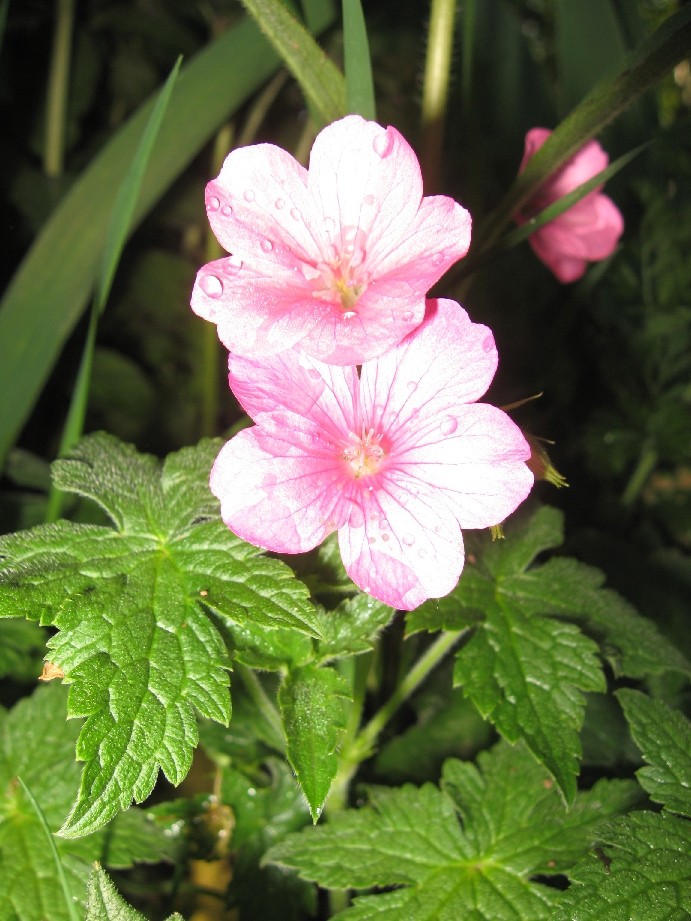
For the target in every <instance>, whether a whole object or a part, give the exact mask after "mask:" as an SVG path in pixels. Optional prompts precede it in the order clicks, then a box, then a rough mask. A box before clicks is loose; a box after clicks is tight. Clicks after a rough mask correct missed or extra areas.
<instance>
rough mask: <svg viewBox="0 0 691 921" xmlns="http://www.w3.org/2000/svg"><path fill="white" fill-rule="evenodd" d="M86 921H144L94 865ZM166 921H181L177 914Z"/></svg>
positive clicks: (98, 867)
mask: <svg viewBox="0 0 691 921" xmlns="http://www.w3.org/2000/svg"><path fill="white" fill-rule="evenodd" d="M86 921H146V919H145V917H144V915H141V914H140V913H139V912H138V911H135V910H134V908H131V907H130V906H129V905H128V904H127V902H125V900H124V899H123V898H122V896H121V895H120V893H119V892H118V891H117V889H116V888H115V886H114V885H113V883H112V882H111V881H110V879H109V877H108V874H107V873H106V872H105V871H104V870H103V869H101V867H100V866H99V865H98V864H96V865H95V866H94V869H93V872H92V873H91V876H90V878H89V888H88V901H87V906H86ZM167 921H183V918H182V915H179V914H178V913H177V912H175V914H173V915H169V916H168V918H167Z"/></svg>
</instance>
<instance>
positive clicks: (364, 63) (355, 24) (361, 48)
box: [342, 0, 377, 120]
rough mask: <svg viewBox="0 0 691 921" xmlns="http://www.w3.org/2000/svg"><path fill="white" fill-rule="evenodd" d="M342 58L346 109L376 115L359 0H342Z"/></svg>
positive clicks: (370, 69) (368, 56)
mask: <svg viewBox="0 0 691 921" xmlns="http://www.w3.org/2000/svg"><path fill="white" fill-rule="evenodd" d="M342 8H343V57H344V63H345V79H346V95H347V107H348V111H349V112H355V113H357V114H358V115H362V117H363V118H367V119H370V120H373V119H375V118H376V117H377V108H376V104H375V101H374V81H373V79H372V61H371V59H370V52H369V41H368V39H367V27H366V25H365V17H364V15H363V12H362V5H361V3H360V0H342Z"/></svg>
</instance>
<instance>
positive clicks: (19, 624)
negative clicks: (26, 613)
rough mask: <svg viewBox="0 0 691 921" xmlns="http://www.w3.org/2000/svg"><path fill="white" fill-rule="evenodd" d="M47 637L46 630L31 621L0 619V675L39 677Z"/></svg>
mask: <svg viewBox="0 0 691 921" xmlns="http://www.w3.org/2000/svg"><path fill="white" fill-rule="evenodd" d="M47 638H48V637H47V635H46V632H45V630H41V628H40V627H39V626H38V625H37V624H33V623H30V622H29V621H26V620H19V619H12V620H3V621H0V677H5V676H6V675H12V676H13V677H16V678H19V679H22V678H29V677H30V676H31V677H33V678H34V679H35V678H37V677H38V675H39V674H40V672H41V666H40V660H41V655H42V653H44V652H45V648H46V640H47Z"/></svg>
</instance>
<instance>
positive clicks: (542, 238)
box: [516, 128, 624, 283]
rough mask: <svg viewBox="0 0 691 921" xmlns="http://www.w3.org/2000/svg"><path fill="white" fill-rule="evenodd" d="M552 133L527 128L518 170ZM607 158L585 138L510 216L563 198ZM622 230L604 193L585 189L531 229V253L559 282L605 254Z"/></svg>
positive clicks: (519, 219) (573, 277) (618, 214)
mask: <svg viewBox="0 0 691 921" xmlns="http://www.w3.org/2000/svg"><path fill="white" fill-rule="evenodd" d="M550 134H552V132H551V131H548V130H547V129H546V128H532V129H531V130H530V131H529V132H528V133H527V134H526V136H525V152H524V154H523V160H522V161H521V166H520V169H519V173H522V172H523V170H524V169H525V166H526V163H527V162H528V160H530V158H531V157H532V156H533V155H534V154H535V153H536V151H538V150H539V149H540V148H541V147H542V145H543V144H544V143H545V141H546V140H547V138H548V137H549V136H550ZM608 163H609V157H608V156H607V154H606V153H605V152H604V150H603V149H602V147H600V145H599V144H598V142H597V141H589V142H588V143H587V144H586V145H585V146H584V147H582V148H581V149H580V150H579V151H578V153H577V154H575V156H573V157H572V158H571V159H570V160H569V161H568V163H566V164H565V165H564V166H563V167H562V168H561V169H560V170H559V171H558V172H557V173H555V174H554V175H553V176H550V178H549V179H548V180H547V181H546V182H545V184H544V185H543V186H542V188H541V189H540V190H539V192H538V193H537V195H536V196H535V197H534V198H533V199H531V200H530V201H529V202H528V203H527V205H525V206H524V207H523V209H522V210H521V213H520V214H518V215H516V221H517V223H519V224H523V223H525V221H527V220H528V219H529V218H531V217H533V216H534V215H535V214H538V213H539V212H540V211H542V210H543V208H546V207H547V206H548V205H551V204H552V202H555V201H557V200H558V199H560V198H563V197H564V195H567V194H568V193H569V192H572V191H573V190H574V189H575V188H577V187H578V186H579V185H582V184H583V183H584V182H587V181H588V179H592V177H593V176H595V175H596V174H597V173H599V172H600V171H601V170H603V169H605V167H606V166H607V164H608ZM623 230H624V219H623V218H622V216H621V212H620V211H619V209H618V208H617V206H616V205H615V204H614V202H613V201H612V200H611V198H607V196H606V195H602V194H601V193H600V192H598V191H593V192H590V193H589V194H588V195H586V196H585V198H582V199H581V200H580V201H579V202H577V203H576V204H575V205H573V206H572V207H571V208H569V209H568V211H565V212H564V213H563V214H561V215H559V217H557V218H555V219H554V220H553V221H550V222H549V224H545V226H544V227H541V228H540V229H539V230H536V231H535V233H534V234H532V236H531V237H529V243H530V245H531V246H532V248H533V251H534V253H535V255H536V256H537V257H538V259H540V260H541V261H542V262H544V264H545V265H546V266H547V268H548V269H551V271H552V272H553V273H554V274H555V275H556V276H557V278H558V279H559V281H561V282H564V283H566V282H570V281H576V279H578V278H580V277H581V275H583V274H584V272H585V270H586V268H587V264H588V262H598V261H599V260H601V259H606V258H607V257H608V256H611V255H612V253H613V252H614V250H615V247H616V245H617V241H618V240H619V237H620V236H621V235H622V232H623Z"/></svg>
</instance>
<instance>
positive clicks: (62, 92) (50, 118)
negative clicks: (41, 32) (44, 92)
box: [43, 0, 74, 176]
mask: <svg viewBox="0 0 691 921" xmlns="http://www.w3.org/2000/svg"><path fill="white" fill-rule="evenodd" d="M73 22H74V0H56V3H55V32H54V33H53V50H52V54H51V60H50V73H49V75H48V99H47V102H46V143H45V150H44V153H43V171H44V172H45V174H46V176H61V175H62V172H63V164H64V157H65V113H66V111H67V96H68V91H69V77H70V59H71V56H72V26H73Z"/></svg>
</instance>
